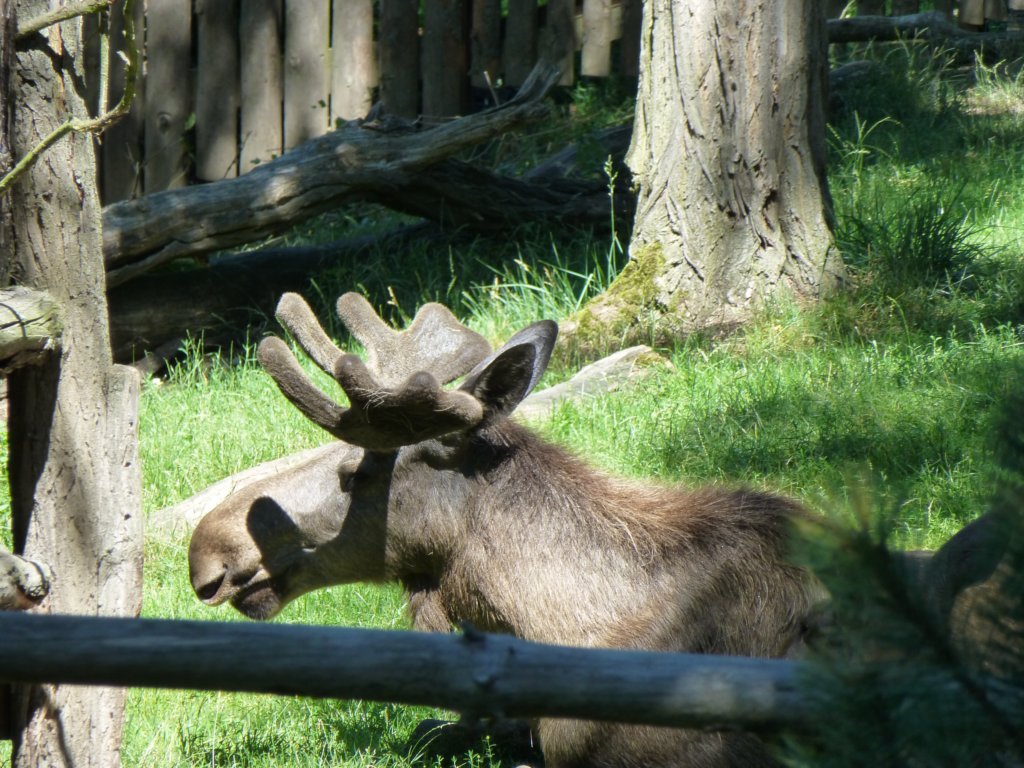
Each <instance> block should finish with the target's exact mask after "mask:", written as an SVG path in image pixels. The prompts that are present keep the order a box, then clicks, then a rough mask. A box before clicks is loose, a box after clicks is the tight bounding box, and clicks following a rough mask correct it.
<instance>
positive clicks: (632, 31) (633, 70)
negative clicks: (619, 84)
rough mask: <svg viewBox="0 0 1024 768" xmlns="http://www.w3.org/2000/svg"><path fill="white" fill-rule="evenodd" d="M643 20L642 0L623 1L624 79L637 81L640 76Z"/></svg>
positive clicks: (621, 45)
mask: <svg viewBox="0 0 1024 768" xmlns="http://www.w3.org/2000/svg"><path fill="white" fill-rule="evenodd" d="M642 19H643V2H642V0H622V34H621V35H620V37H619V61H620V64H619V66H620V67H621V71H622V76H623V77H628V78H632V79H636V78H637V77H638V76H639V74H640V23H641V20H642Z"/></svg>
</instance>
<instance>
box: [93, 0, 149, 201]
mask: <svg viewBox="0 0 1024 768" xmlns="http://www.w3.org/2000/svg"><path fill="white" fill-rule="evenodd" d="M123 11H124V4H123V3H114V4H112V5H111V6H110V11H109V14H110V38H109V42H110V56H109V61H110V89H109V96H108V100H109V101H108V103H107V104H106V105H101V106H100V111H103V110H106V109H110V108H111V107H112V106H113V105H114V104H116V103H117V99H119V98H120V97H121V92H122V91H123V90H124V61H123V60H122V59H121V57H120V56H119V55H118V54H117V52H118V51H123V50H125V39H124V16H123ZM132 15H133V18H134V21H135V45H136V46H137V47H138V48H139V49H140V50H141V49H142V47H143V42H144V38H145V29H146V17H145V3H143V2H142V1H141V0H136V2H135V5H134V6H133V13H132ZM145 84H146V81H145V78H143V77H137V78H136V79H135V100H134V101H133V102H132V107H131V110H130V111H129V112H128V115H127V116H126V117H124V118H122V119H121V120H120V121H118V122H117V123H115V124H114V125H113V126H111V127H110V128H108V129H107V130H106V131H105V132H104V133H103V135H102V137H101V138H100V152H99V158H100V163H101V165H100V186H101V188H100V197H101V198H102V200H103V204H104V205H108V204H110V203H116V202H117V201H118V200H126V199H128V198H130V197H138V196H139V195H141V194H142V150H143V123H144V122H145V104H146V94H145Z"/></svg>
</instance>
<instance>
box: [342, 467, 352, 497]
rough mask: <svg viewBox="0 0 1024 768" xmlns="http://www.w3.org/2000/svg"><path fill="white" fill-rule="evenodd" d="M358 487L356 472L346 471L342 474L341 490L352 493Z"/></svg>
mask: <svg viewBox="0 0 1024 768" xmlns="http://www.w3.org/2000/svg"><path fill="white" fill-rule="evenodd" d="M355 487H356V473H355V472H345V473H344V474H342V476H341V490H342V491H344V492H345V493H352V490H353V489H354V488H355Z"/></svg>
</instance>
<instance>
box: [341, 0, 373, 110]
mask: <svg viewBox="0 0 1024 768" xmlns="http://www.w3.org/2000/svg"><path fill="white" fill-rule="evenodd" d="M333 3H334V25H333V26H332V28H331V59H332V61H331V124H332V125H333V124H336V122H337V121H338V120H352V119H354V118H357V117H364V116H365V115H366V113H367V112H369V111H370V104H371V103H372V101H373V99H372V97H373V86H374V85H376V84H377V61H376V58H375V57H374V50H373V2H372V0H333Z"/></svg>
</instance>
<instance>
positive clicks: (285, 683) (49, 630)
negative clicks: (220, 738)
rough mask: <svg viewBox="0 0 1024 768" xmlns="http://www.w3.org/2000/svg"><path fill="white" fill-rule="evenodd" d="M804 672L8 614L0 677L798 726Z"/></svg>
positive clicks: (280, 628) (327, 630)
mask: <svg viewBox="0 0 1024 768" xmlns="http://www.w3.org/2000/svg"><path fill="white" fill-rule="evenodd" d="M801 669H802V664H801V662H794V661H783V660H767V659H750V658H741V657H723V656H700V655H693V654H669V653H650V652H642V651H625V650H610V649H596V648H586V649H584V648H567V647H563V646H553V645H541V644H538V643H530V642H526V641H524V640H518V639H516V638H513V637H509V636H503V635H485V634H482V633H478V632H475V631H467V633H466V634H462V635H452V634H439V633H418V632H394V631H391V632H389V631H382V630H365V629H363V630H359V629H342V628H337V627H303V626H288V625H270V624H239V623H234V622H233V623H228V624H217V623H213V622H206V621H159V620H154V619H139V620H135V621H127V620H123V619H101V618H95V617H73V616H34V615H30V614H19V613H9V614H0V679H6V680H13V681H19V682H30V681H40V680H47V681H55V682H56V681H60V682H64V683H86V684H105V685H119V686H120V685H124V686H135V687H157V688H187V689H198V690H234V691H254V692H263V693H274V694H283V695H302V696H318V697H331V698H346V699H349V698H359V699H370V700H375V701H395V702H402V703H406V704H417V705H431V706H440V707H445V708H447V709H452V710H456V711H459V712H462V713H465V714H467V715H470V716H475V717H485V716H494V715H500V716H503V717H572V718H579V719H587V720H607V721H614V722H626V723H649V724H652V725H667V726H676V727H681V726H699V727H708V728H715V727H745V728H754V729H765V728H777V727H780V726H796V727H799V726H801V725H804V724H806V723H808V722H812V721H813V720H814V719H815V717H816V716H819V715H820V713H818V712H816V707H815V706H814V705H813V702H812V701H811V700H810V699H808V697H806V696H805V695H803V694H802V693H801V691H800V689H799V686H798V676H799V674H800V672H801Z"/></svg>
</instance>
